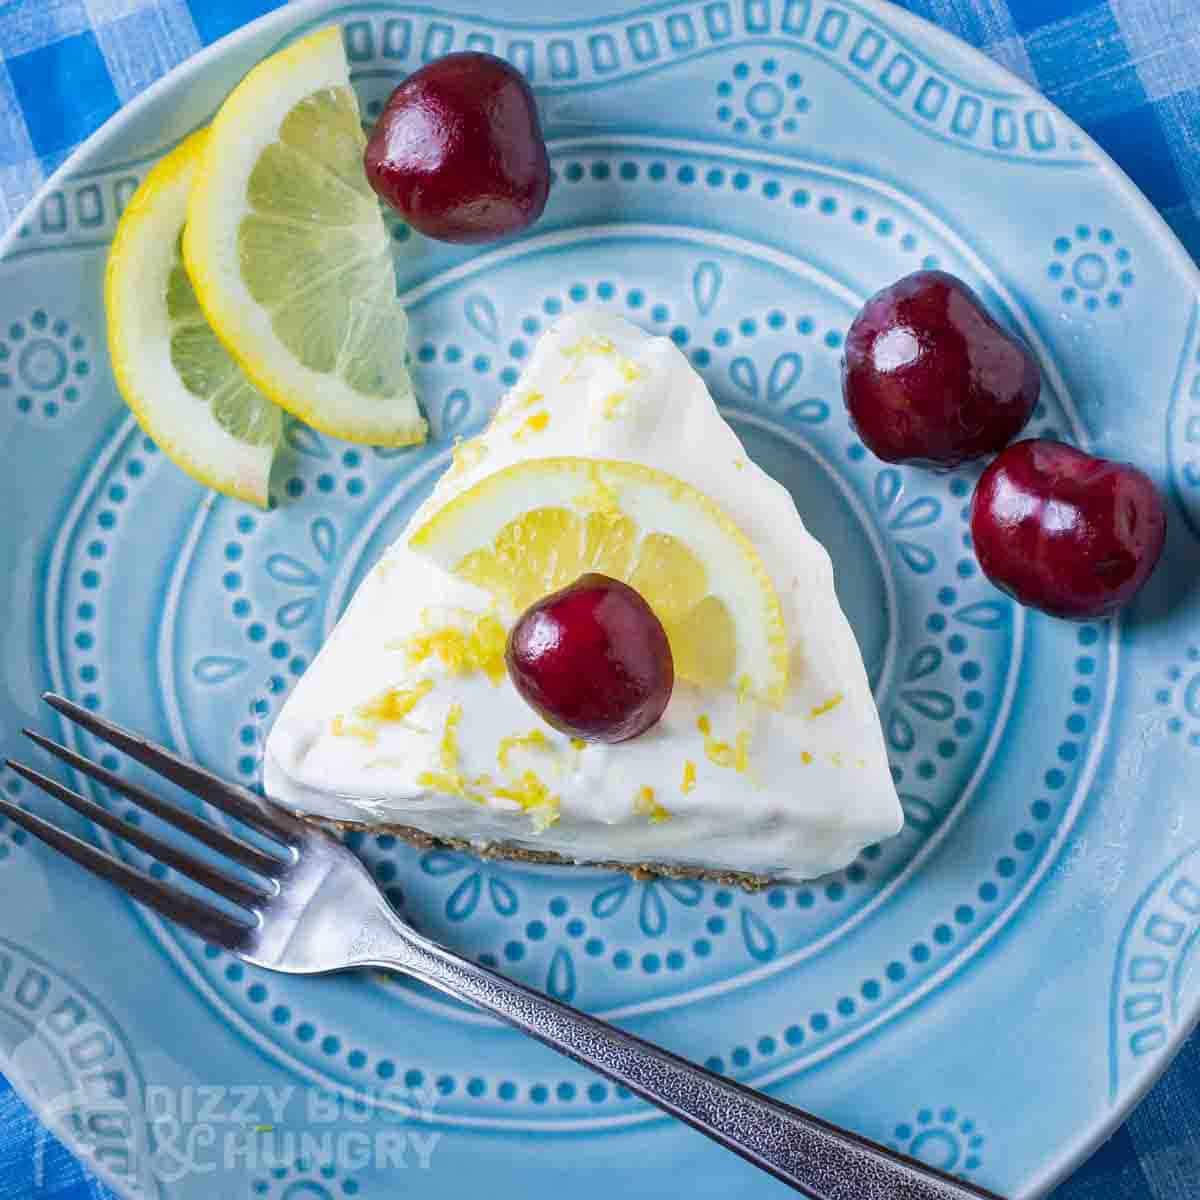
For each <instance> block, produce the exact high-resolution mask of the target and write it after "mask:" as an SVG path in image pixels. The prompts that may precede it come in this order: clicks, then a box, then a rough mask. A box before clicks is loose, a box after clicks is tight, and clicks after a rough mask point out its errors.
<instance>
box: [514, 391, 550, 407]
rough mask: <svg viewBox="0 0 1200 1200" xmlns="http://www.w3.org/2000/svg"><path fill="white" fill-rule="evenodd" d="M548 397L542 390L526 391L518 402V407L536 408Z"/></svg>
mask: <svg viewBox="0 0 1200 1200" xmlns="http://www.w3.org/2000/svg"><path fill="white" fill-rule="evenodd" d="M545 399H546V397H545V396H543V395H542V393H541V392H534V391H530V392H526V393H525V395H524V396H523V397H522V398H521V400H520V402H519V403H518V404H517V407H518V408H536V407H537V406H538V405H539V404H541V403H542V401H543V400H545Z"/></svg>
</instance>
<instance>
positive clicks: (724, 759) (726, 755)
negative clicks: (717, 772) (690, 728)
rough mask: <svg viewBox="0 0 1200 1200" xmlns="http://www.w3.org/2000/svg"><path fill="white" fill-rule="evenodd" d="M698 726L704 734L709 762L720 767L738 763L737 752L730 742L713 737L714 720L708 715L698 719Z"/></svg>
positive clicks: (705, 751)
mask: <svg viewBox="0 0 1200 1200" xmlns="http://www.w3.org/2000/svg"><path fill="white" fill-rule="evenodd" d="M696 728H697V729H698V730H699V731H700V732H701V733H702V734H703V735H704V754H705V756H706V757H707V759H708V761H709V762H711V763H713V764H714V765H715V766H718V767H732V766H735V765H736V762H737V752H736V751H735V750H734V748H733V747H732V746H731V745H730V744H729V743H728V742H721V741H718V740H717V739H716V738H715V737H713V731H712V722H711V721H710V720H709V719H708V717H707V716H702V717H700V718H699V720H697V722H696Z"/></svg>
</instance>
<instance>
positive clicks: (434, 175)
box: [364, 51, 550, 242]
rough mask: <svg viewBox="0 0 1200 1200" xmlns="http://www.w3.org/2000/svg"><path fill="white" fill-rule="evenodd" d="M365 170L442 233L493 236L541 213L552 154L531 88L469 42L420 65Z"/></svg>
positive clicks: (384, 121)
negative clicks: (471, 48)
mask: <svg viewBox="0 0 1200 1200" xmlns="http://www.w3.org/2000/svg"><path fill="white" fill-rule="evenodd" d="M364 163H365V166H366V171H367V179H368V180H369V181H370V183H371V186H372V187H373V188H374V189H375V191H376V193H377V194H378V195H379V197H380V198H381V199H382V200H383V201H384V202H385V203H387V204H389V205H391V207H392V208H394V209H395V210H396V211H397V212H398V213H399V214H400V215H401V216H402V217H403V218H404V219H405V220H406V221H407V222H408V223H409V224H410V225H412V226H413V227H414V228H416V229H419V230H420V231H421V232H422V233H423V234H425V235H426V236H428V237H431V238H437V239H438V240H439V241H443V242H490V241H494V240H495V239H497V238H501V237H504V236H505V235H506V234H510V233H517V232H518V231H519V230H522V229H524V228H526V226H528V225H531V224H532V223H533V222H534V221H536V220H537V219H538V217H540V216H541V215H542V209H543V208H545V207H546V196H547V194H548V192H549V190H550V162H549V159H548V158H547V157H546V143H545V140H544V139H543V137H542V126H541V122H540V121H539V119H538V112H537V105H536V103H535V102H534V98H533V92H532V91H530V88H529V84H528V83H527V82H526V81H525V77H524V76H523V75H522V74H521V73H520V72H519V71H518V70H516V68H514V67H512V66H510V65H509V64H508V63H506V62H505V61H504V60H503V59H502V58H496V57H495V56H494V55H491V54H479V53H476V52H473V51H465V52H463V53H459V54H447V55H446V56H445V57H444V58H439V59H435V60H434V61H433V62H431V63H428V64H427V65H425V66H423V67H421V68H420V70H417V71H414V72H413V73H412V74H411V75H410V76H409V77H408V78H407V79H406V80H405V81H404V82H403V83H402V84H400V86H399V87H398V88H396V90H395V91H394V92H393V93H392V95H391V98H390V99H389V100H388V102H387V106H386V107H385V108H384V110H383V112H382V113H381V114H380V116H379V120H378V121H376V122H375V128H374V130H373V131H372V133H371V138H370V141H368V142H367V149H366V154H365V156H364Z"/></svg>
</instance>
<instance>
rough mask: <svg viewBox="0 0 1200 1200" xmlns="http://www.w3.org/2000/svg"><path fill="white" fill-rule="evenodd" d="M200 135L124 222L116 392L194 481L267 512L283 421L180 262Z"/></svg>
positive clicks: (112, 282) (112, 346) (114, 294)
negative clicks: (223, 337)
mask: <svg viewBox="0 0 1200 1200" xmlns="http://www.w3.org/2000/svg"><path fill="white" fill-rule="evenodd" d="M207 136H208V135H207V133H206V132H204V131H201V132H200V133H196V134H193V135H192V136H191V137H190V138H188V139H187V140H186V141H184V142H183V143H182V144H181V145H179V146H178V147H177V148H176V149H175V150H174V151H172V152H171V153H170V154H168V155H167V156H166V158H164V159H163V160H162V161H161V162H160V163H159V164H158V165H157V166H156V167H155V168H154V169H153V170H152V171H151V172H150V173H149V175H147V177H146V180H145V182H144V183H143V184H142V186H141V187H140V188H138V190H137V191H136V192H135V193H134V194H133V197H132V198H131V200H130V201H129V204H128V205H127V206H126V208H125V211H124V213H123V214H122V216H121V221H120V224H119V225H118V226H117V232H116V235H115V237H114V238H113V244H112V250H111V251H110V253H109V257H108V269H107V273H106V275H105V281H104V304H105V309H106V310H107V314H108V344H109V355H110V358H111V359H112V366H113V373H114V375H115V377H116V381H117V387H118V388H119V389H120V392H121V395H122V396H123V397H124V399H125V402H126V403H127V404H128V405H129V407H130V408H131V409H132V410H133V413H134V416H135V417H137V420H138V423H139V424H140V425H141V426H142V428H143V429H144V430H145V431H146V432H147V433H148V434H150V436H151V437H152V438H154V440H155V441H156V442H157V443H158V444H159V445H160V446H161V447H162V449H163V451H164V452H165V453H166V454H167V455H168V456H169V457H170V458H171V459H173V460H174V462H175V463H177V464H178V465H179V466H180V467H182V468H183V469H184V470H185V471H187V472H188V474H189V475H192V476H193V477H194V478H195V479H197V480H199V481H200V482H201V483H203V484H205V485H207V486H208V487H212V488H215V489H216V490H217V491H219V492H224V493H226V494H227V495H231V496H237V497H239V498H240V499H243V500H249V501H251V502H253V503H255V504H259V505H262V506H265V505H266V503H267V481H268V478H269V476H270V472H271V459H272V457H273V456H274V453H275V447H276V446H277V445H278V443H279V438H280V434H281V432H282V413H281V412H280V410H279V409H278V408H277V407H276V406H275V405H274V404H272V403H270V401H268V400H266V399H264V398H263V396H262V395H261V393H260V392H258V391H257V390H256V389H255V387H254V386H253V384H251V383H250V381H249V380H248V379H247V378H246V376H245V375H244V374H243V373H242V371H241V370H240V369H239V367H238V365H237V363H236V362H234V360H233V359H232V358H231V357H230V355H229V352H228V351H227V350H226V349H225V347H224V346H223V345H222V344H221V342H220V340H219V339H218V338H217V336H216V334H215V333H213V331H212V329H210V328H209V326H208V324H207V322H206V321H205V319H204V314H203V312H202V311H201V309H200V305H199V303H198V302H197V300H196V296H195V293H194V292H193V290H192V287H191V284H190V283H189V281H188V277H187V273H186V272H185V271H184V268H183V261H182V259H181V257H180V249H179V245H180V239H181V236H182V233H183V225H184V220H185V217H186V215H187V198H188V191H189V189H190V187H191V184H192V180H193V178H194V176H195V173H196V167H197V164H198V162H199V160H200V156H201V154H202V153H203V149H204V143H205V140H206V138H207Z"/></svg>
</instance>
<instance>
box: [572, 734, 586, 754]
mask: <svg viewBox="0 0 1200 1200" xmlns="http://www.w3.org/2000/svg"><path fill="white" fill-rule="evenodd" d="M571 748H572V749H573V750H578V751H579V752H580V753H581V754H582V753H583V751H584V750H586V749H587V742H585V741H584V740H583V738H572V739H571Z"/></svg>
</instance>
